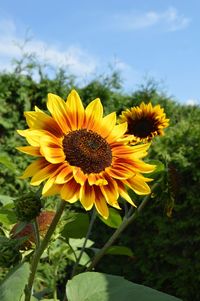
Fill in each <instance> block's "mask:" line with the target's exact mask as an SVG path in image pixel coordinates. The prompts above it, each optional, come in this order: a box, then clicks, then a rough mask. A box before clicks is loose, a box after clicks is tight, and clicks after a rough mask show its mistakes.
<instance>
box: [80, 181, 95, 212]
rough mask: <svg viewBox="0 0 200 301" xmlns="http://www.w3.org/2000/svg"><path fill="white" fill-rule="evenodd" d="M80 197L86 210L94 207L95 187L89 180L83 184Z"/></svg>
mask: <svg viewBox="0 0 200 301" xmlns="http://www.w3.org/2000/svg"><path fill="white" fill-rule="evenodd" d="M79 198H80V202H81V204H82V206H83V207H84V208H85V210H90V209H91V208H92V207H93V204H94V200H95V194H94V187H93V186H90V185H89V184H88V182H87V181H86V182H85V184H84V185H83V186H81V189H80V195H79Z"/></svg>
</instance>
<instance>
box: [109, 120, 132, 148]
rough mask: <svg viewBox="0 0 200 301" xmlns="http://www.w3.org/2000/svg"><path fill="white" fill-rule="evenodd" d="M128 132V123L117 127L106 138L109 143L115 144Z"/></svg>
mask: <svg viewBox="0 0 200 301" xmlns="http://www.w3.org/2000/svg"><path fill="white" fill-rule="evenodd" d="M126 131H127V122H124V123H121V124H118V125H115V127H114V128H113V130H112V132H111V133H110V135H109V136H108V137H107V138H106V141H107V142H108V143H112V142H115V141H116V140H117V139H119V138H121V137H122V136H123V135H124V134H125V133H126Z"/></svg>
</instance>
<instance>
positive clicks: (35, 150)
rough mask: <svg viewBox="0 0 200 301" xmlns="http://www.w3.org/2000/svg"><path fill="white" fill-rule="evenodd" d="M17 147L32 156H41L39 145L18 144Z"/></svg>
mask: <svg viewBox="0 0 200 301" xmlns="http://www.w3.org/2000/svg"><path fill="white" fill-rule="evenodd" d="M16 149H18V150H19V151H20V152H22V153H25V154H28V155H31V156H36V157H41V154H40V148H39V147H37V146H18V147H16Z"/></svg>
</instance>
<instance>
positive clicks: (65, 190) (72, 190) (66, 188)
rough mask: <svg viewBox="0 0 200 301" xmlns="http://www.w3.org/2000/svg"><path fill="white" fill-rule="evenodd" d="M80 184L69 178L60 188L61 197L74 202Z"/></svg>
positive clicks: (77, 196) (76, 198) (77, 195)
mask: <svg viewBox="0 0 200 301" xmlns="http://www.w3.org/2000/svg"><path fill="white" fill-rule="evenodd" d="M80 188H81V186H80V184H78V183H76V181H75V180H74V179H71V180H70V181H68V182H67V183H65V184H63V187H62V189H61V192H60V194H61V198H62V199H64V200H65V201H67V202H69V203H74V202H76V201H77V200H78V198H79V191H80Z"/></svg>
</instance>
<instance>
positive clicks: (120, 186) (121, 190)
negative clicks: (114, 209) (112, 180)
mask: <svg viewBox="0 0 200 301" xmlns="http://www.w3.org/2000/svg"><path fill="white" fill-rule="evenodd" d="M117 184H118V191H119V194H120V196H121V197H122V198H123V199H124V200H126V201H127V202H128V203H129V204H131V205H132V206H134V207H137V206H136V205H135V203H134V202H133V201H132V199H131V197H130V196H129V194H128V192H127V191H126V188H125V186H124V184H123V183H122V182H120V181H117Z"/></svg>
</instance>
